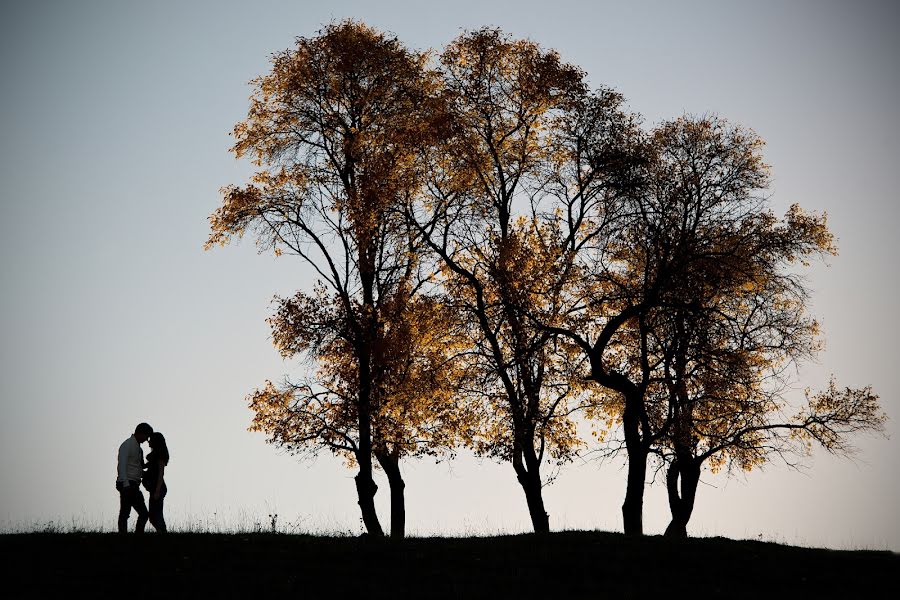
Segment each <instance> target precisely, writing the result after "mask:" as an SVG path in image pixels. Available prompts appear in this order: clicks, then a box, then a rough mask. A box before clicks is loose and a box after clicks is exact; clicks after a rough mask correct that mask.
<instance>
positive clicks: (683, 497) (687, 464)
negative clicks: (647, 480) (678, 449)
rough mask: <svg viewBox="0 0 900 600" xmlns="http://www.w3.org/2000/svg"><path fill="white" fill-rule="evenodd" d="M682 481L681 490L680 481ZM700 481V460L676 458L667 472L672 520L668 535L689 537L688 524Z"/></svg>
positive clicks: (667, 529)
mask: <svg viewBox="0 0 900 600" xmlns="http://www.w3.org/2000/svg"><path fill="white" fill-rule="evenodd" d="M679 480H680V481H681V492H680V493H679V490H678V487H679V486H678V483H679ZM699 483H700V461H698V460H696V459H684V460H679V459H677V458H676V459H675V460H674V461H672V465H671V466H670V467H669V470H668V472H667V474H666V489H667V490H668V494H669V510H670V511H671V513H672V520H671V521H670V522H669V526H668V527H666V536H668V537H675V538H686V537H687V524H688V521H690V520H691V513H693V512H694V499H695V498H696V496H697V485H698V484H699Z"/></svg>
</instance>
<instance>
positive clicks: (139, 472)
mask: <svg viewBox="0 0 900 600" xmlns="http://www.w3.org/2000/svg"><path fill="white" fill-rule="evenodd" d="M144 442H149V443H150V454H148V455H147V462H146V463H145V462H144V451H143V450H142V449H141V444H143V443H144ZM168 464H169V448H168V447H167V446H166V438H164V437H163V434H161V433H160V432H158V431H153V428H152V427H150V426H149V425H148V424H146V423H140V424H139V425H138V426H137V427H135V429H134V435H132V436H131V437H129V438H128V439H127V440H125V441H124V442H122V445H121V446H119V465H118V477H117V479H116V489H117V490H118V491H119V533H126V532H127V531H128V517H129V516H131V510H132V509H134V511H135V512H137V515H138V518H137V523H136V524H135V528H134V532H135V533H143V532H144V526H145V525H146V524H147V520H148V518H149V520H150V524H151V525H153V527H154V528H156V531H158V532H159V533H165V531H166V520H165V518H164V517H163V500H164V499H165V497H166V491H167V489H166V482H165V479H164V475H165V472H166V465H168ZM142 482H143V484H144V487H145V488H146V489H147V492H148V493H149V494H150V510H149V511H148V510H147V506H146V505H145V504H144V494H143V493H141V483H142Z"/></svg>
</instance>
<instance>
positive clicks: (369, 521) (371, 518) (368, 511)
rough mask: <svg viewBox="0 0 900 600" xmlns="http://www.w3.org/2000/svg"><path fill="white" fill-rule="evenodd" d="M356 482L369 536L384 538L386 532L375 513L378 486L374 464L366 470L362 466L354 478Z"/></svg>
mask: <svg viewBox="0 0 900 600" xmlns="http://www.w3.org/2000/svg"><path fill="white" fill-rule="evenodd" d="M354 479H355V481H356V494H357V496H358V497H359V509H360V511H361V512H362V519H363V524H364V525H365V526H366V531H367V532H368V533H369V535H374V536H379V537H381V536H383V535H384V530H383V529H382V528H381V523H379V522H378V513H377V512H375V492H377V491H378V485H377V484H376V483H375V480H374V479H373V478H372V463H371V462H370V463H369V465H368V469H365V468H363V467H362V465H360V469H359V473H358V474H357V475H356V477H355V478H354Z"/></svg>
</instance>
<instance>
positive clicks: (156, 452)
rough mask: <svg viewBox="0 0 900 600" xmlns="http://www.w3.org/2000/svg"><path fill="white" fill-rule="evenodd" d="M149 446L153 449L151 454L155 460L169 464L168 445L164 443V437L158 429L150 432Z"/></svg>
mask: <svg viewBox="0 0 900 600" xmlns="http://www.w3.org/2000/svg"><path fill="white" fill-rule="evenodd" d="M150 447H151V448H152V449H153V456H154V458H156V459H157V460H161V461H163V462H164V463H165V464H169V447H168V446H167V445H166V438H165V437H163V434H161V433H160V432H158V431H154V432H153V433H151V434H150Z"/></svg>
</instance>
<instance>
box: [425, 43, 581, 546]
mask: <svg viewBox="0 0 900 600" xmlns="http://www.w3.org/2000/svg"><path fill="white" fill-rule="evenodd" d="M441 68H442V74H443V79H444V86H445V89H444V94H443V96H444V98H445V101H446V103H447V106H448V115H449V120H450V127H451V134H450V135H448V136H447V137H446V138H444V139H443V140H442V143H441V144H438V145H437V146H435V148H433V150H432V152H431V154H430V156H431V158H430V162H431V165H432V167H431V173H432V176H431V179H430V184H429V193H428V194H426V195H425V196H423V197H422V198H420V199H419V202H417V203H416V204H415V205H412V206H411V207H410V210H409V213H408V216H409V218H410V221H411V222H412V223H414V224H415V226H416V227H417V228H418V229H419V231H420V232H421V234H422V236H423V238H424V239H425V240H426V241H427V243H428V245H429V246H430V248H431V250H432V251H433V252H434V254H435V255H436V256H437V257H438V259H439V262H440V264H441V265H442V269H443V270H442V273H443V277H444V278H443V280H442V284H443V285H444V287H445V288H446V290H447V291H448V295H449V296H450V297H451V298H452V301H453V302H454V303H456V305H457V306H458V307H459V311H460V314H461V315H463V316H464V318H465V319H467V321H468V324H469V325H468V326H469V330H470V331H471V334H472V346H471V349H470V357H471V359H472V361H473V366H474V367H473V368H475V369H476V371H477V373H479V374H480V375H479V382H480V383H479V385H477V386H476V387H475V388H473V389H471V390H470V395H471V396H474V397H478V398H480V399H481V402H482V404H483V406H484V413H483V414H484V415H486V418H487V421H486V422H485V423H484V428H483V430H482V434H481V435H480V436H478V437H477V439H476V440H475V444H476V450H477V451H478V452H479V453H481V454H486V455H490V456H493V457H495V458H497V459H499V460H503V461H509V462H510V463H511V464H512V466H513V469H514V471H515V473H516V477H517V480H518V482H519V484H520V485H521V487H522V489H523V491H524V493H525V497H526V501H527V504H528V510H529V514H530V516H531V520H532V525H533V527H534V530H535V531H536V532H546V531H549V527H550V526H549V517H548V515H547V512H546V510H545V507H544V502H543V497H542V491H541V490H542V487H543V485H544V480H543V479H542V476H541V464H542V462H544V461H545V460H546V459H547V458H548V457H552V458H553V459H555V460H556V461H558V462H564V461H566V460H568V459H569V458H570V457H571V456H572V454H573V452H574V451H575V450H576V449H577V447H578V445H579V443H580V441H579V438H578V437H577V435H576V434H575V427H574V423H573V422H572V421H571V420H570V419H569V416H568V414H569V412H570V410H571V407H570V406H569V403H570V402H573V401H575V400H577V398H578V396H579V394H580V393H581V390H580V387H581V386H580V382H579V381H578V380H577V378H576V377H575V376H574V374H575V373H576V372H577V369H578V363H579V360H578V356H577V352H576V353H575V354H573V353H572V349H571V347H570V346H571V344H567V343H562V342H560V343H554V339H553V338H554V336H553V335H552V334H549V333H548V332H547V331H544V330H542V329H541V328H539V327H536V326H535V324H534V322H533V321H532V320H531V319H530V318H529V315H530V314H531V313H540V314H543V315H545V316H546V315H551V314H553V313H554V312H555V311H556V310H558V308H559V305H558V302H557V301H556V300H555V299H554V298H555V297H557V296H559V294H560V293H561V291H562V288H563V287H564V286H565V279H564V278H560V277H557V276H556V275H555V273H554V265H555V264H556V263H557V261H558V258H559V257H558V255H557V250H556V249H555V248H552V247H550V246H547V245H546V244H544V243H543V241H542V240H543V238H544V237H545V236H546V235H547V232H546V231H543V225H542V224H541V222H540V219H539V218H538V215H537V213H536V212H535V211H533V210H530V208H529V207H530V206H533V205H530V204H529V202H528V198H529V197H531V199H532V200H533V199H534V197H535V194H540V189H541V185H542V179H543V178H545V177H546V173H545V172H544V171H545V167H546V165H547V164H548V161H549V160H550V159H551V152H550V145H549V137H550V136H551V135H552V132H553V126H554V122H555V119H557V118H558V117H559V116H561V115H562V113H563V112H564V111H565V110H566V109H567V108H568V107H570V106H571V105H572V104H573V103H574V102H576V101H577V99H578V98H579V97H580V96H582V95H583V93H584V86H583V83H582V73H581V72H580V71H579V70H578V69H576V68H574V67H572V66H570V65H567V64H565V63H562V62H561V61H560V60H559V57H558V56H557V55H556V54H555V53H554V52H547V51H544V50H542V49H541V48H540V47H538V46H537V45H536V44H534V43H532V42H528V41H519V40H512V39H510V38H509V37H508V36H505V35H504V34H502V33H501V32H500V31H499V30H496V29H481V30H477V31H474V32H469V33H465V34H463V35H461V36H460V37H459V38H457V39H456V40H454V41H453V42H452V43H451V44H449V45H448V46H447V47H446V48H445V50H444V52H443V53H442V55H441ZM548 318H550V317H549V316H548Z"/></svg>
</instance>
